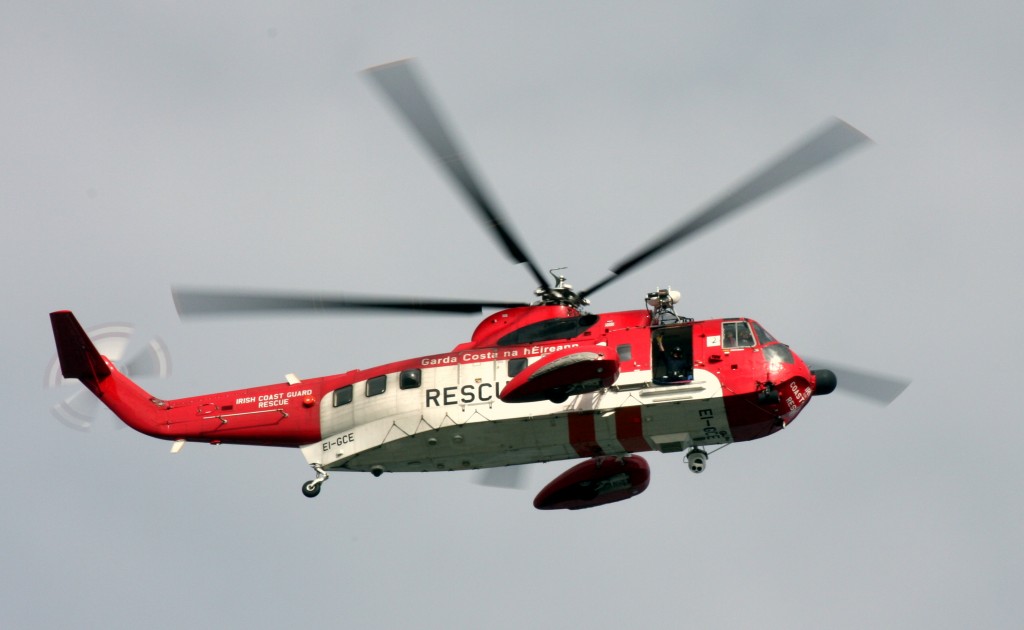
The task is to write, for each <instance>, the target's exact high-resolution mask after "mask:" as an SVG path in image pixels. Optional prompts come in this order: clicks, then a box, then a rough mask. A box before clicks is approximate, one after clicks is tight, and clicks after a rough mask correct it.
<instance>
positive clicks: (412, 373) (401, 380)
mask: <svg viewBox="0 0 1024 630" xmlns="http://www.w3.org/2000/svg"><path fill="white" fill-rule="evenodd" d="M422 381H423V379H422V374H421V372H420V369H419V368H416V369H413V370H403V371H402V373H401V375H399V377H398V388H399V389H416V388H417V387H419V386H420V383H421V382H422Z"/></svg>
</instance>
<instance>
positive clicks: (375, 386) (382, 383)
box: [366, 374, 388, 398]
mask: <svg viewBox="0 0 1024 630" xmlns="http://www.w3.org/2000/svg"><path fill="white" fill-rule="evenodd" d="M387 388H388V377H387V375H386V374H385V375H383V376H375V377H373V378H371V379H370V380H368V381H366V397H367V398H369V397H370V396H380V395H381V394H383V393H384V390H386V389H387Z"/></svg>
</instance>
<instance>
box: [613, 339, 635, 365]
mask: <svg viewBox="0 0 1024 630" xmlns="http://www.w3.org/2000/svg"><path fill="white" fill-rule="evenodd" d="M615 352H617V353H618V354H619V361H632V360H633V346H631V345H629V344H628V343H624V344H622V345H621V346H615Z"/></svg>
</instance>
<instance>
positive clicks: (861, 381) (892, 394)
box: [808, 359, 910, 406]
mask: <svg viewBox="0 0 1024 630" xmlns="http://www.w3.org/2000/svg"><path fill="white" fill-rule="evenodd" d="M808 362H809V364H812V365H813V366H814V367H825V368H828V369H829V370H832V372H834V373H835V375H836V383H837V387H838V389H840V390H842V391H844V392H846V393H849V394H854V395H856V396H860V397H861V398H866V399H867V400H869V401H871V402H873V403H875V404H878V405H882V406H885V405H888V404H889V403H891V402H892V401H894V400H896V398H897V397H899V395H900V394H902V393H903V390H905V389H906V388H907V387H909V386H910V381H909V380H907V379H905V378H900V377H896V376H885V375H882V374H877V373H875V372H866V371H864V370H860V369H857V368H852V367H848V366H843V365H840V366H837V365H835V364H834V363H832V362H831V361H818V360H816V359H808Z"/></svg>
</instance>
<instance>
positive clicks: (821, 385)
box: [811, 370, 839, 396]
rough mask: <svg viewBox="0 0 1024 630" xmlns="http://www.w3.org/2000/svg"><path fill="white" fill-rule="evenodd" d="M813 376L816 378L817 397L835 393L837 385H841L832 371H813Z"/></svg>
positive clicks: (815, 393) (815, 390)
mask: <svg viewBox="0 0 1024 630" xmlns="http://www.w3.org/2000/svg"><path fill="white" fill-rule="evenodd" d="M811 374H812V375H813V376H814V395H815V396H824V395H825V394H831V393H832V392H834V391H835V389H836V385H838V384H839V380H838V379H837V378H836V373H835V372H833V371H832V370H812V371H811Z"/></svg>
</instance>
